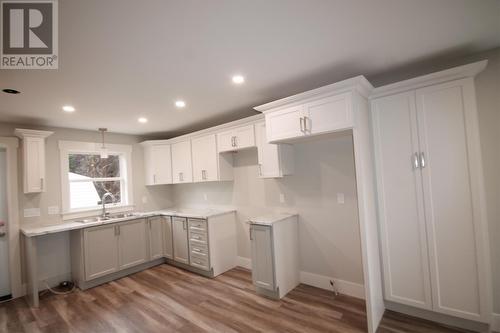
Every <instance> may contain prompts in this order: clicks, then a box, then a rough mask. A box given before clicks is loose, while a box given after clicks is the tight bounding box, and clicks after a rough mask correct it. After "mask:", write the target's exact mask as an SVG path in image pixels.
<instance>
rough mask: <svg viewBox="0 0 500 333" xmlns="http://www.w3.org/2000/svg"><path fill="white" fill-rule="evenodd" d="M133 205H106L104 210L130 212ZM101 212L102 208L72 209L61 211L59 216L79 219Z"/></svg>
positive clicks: (64, 218)
mask: <svg viewBox="0 0 500 333" xmlns="http://www.w3.org/2000/svg"><path fill="white" fill-rule="evenodd" d="M134 208H135V206H134V205H123V206H115V207H106V212H109V213H123V212H130V211H132V210H134ZM101 213H102V208H97V209H95V208H91V209H85V210H74V211H69V212H63V213H62V214H61V217H62V219H63V221H67V220H73V219H79V218H83V217H91V216H97V215H100V214H101Z"/></svg>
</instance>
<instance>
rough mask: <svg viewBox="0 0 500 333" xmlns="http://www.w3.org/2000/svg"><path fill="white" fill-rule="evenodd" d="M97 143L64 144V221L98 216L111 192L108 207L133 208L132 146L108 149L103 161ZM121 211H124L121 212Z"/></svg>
mask: <svg viewBox="0 0 500 333" xmlns="http://www.w3.org/2000/svg"><path fill="white" fill-rule="evenodd" d="M99 146H100V144H97V143H84V142H69V141H60V142H59V148H60V152H61V185H62V191H61V192H62V202H63V215H64V216H63V218H65V219H66V217H67V218H68V219H69V218H76V217H81V216H89V215H96V214H97V213H98V212H97V210H98V209H100V208H101V205H102V202H101V198H102V196H103V195H104V194H105V193H107V192H109V193H111V194H112V195H113V197H114V198H113V197H111V198H109V197H108V198H106V207H107V208H108V209H110V210H111V211H112V210H125V209H124V208H127V207H129V209H132V208H131V205H132V197H131V195H132V191H131V188H132V187H131V168H130V156H131V150H132V147H131V146H126V145H107V149H108V157H107V158H101V156H100V154H99ZM120 208H121V209H120Z"/></svg>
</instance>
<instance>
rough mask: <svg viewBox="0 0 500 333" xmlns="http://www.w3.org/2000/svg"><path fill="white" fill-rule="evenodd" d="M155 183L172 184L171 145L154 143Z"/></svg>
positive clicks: (152, 157)
mask: <svg viewBox="0 0 500 333" xmlns="http://www.w3.org/2000/svg"><path fill="white" fill-rule="evenodd" d="M151 161H152V165H153V167H152V171H153V174H152V177H153V179H152V180H153V184H154V185H159V184H172V158H171V152H170V145H153V146H152V147H151Z"/></svg>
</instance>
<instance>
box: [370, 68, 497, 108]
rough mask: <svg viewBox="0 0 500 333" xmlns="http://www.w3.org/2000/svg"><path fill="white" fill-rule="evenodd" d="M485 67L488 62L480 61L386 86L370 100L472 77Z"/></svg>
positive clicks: (378, 90) (374, 92)
mask: <svg viewBox="0 0 500 333" xmlns="http://www.w3.org/2000/svg"><path fill="white" fill-rule="evenodd" d="M487 65H488V60H481V61H477V62H473V63H471V64H467V65H463V66H457V67H453V68H450V69H446V70H443V71H439V72H435V73H431V74H427V75H423V76H419V77H416V78H411V79H408V80H404V81H399V82H396V83H391V84H387V85H384V86H381V87H377V88H375V89H373V91H372V94H371V95H370V99H373V98H379V97H384V96H388V95H393V94H396V93H399V92H403V91H408V90H413V89H418V88H422V87H426V86H430V85H435V84H438V83H443V82H447V81H453V80H458V79H464V78H467V77H474V76H476V75H477V74H479V73H481V72H482V71H483V70H484V69H485V68H486V66H487Z"/></svg>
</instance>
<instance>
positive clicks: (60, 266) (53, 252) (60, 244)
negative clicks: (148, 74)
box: [0, 123, 171, 283]
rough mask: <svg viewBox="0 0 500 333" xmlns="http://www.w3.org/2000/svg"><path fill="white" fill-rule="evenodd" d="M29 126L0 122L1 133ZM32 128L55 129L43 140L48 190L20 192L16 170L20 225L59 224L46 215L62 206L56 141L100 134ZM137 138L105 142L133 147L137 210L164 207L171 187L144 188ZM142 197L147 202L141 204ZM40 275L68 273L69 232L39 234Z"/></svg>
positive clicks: (89, 138) (53, 276)
mask: <svg viewBox="0 0 500 333" xmlns="http://www.w3.org/2000/svg"><path fill="white" fill-rule="evenodd" d="M18 127H19V128H32V127H29V126H23V125H19V126H16V125H12V124H5V123H0V136H13V135H14V129H15V128H18ZM35 129H40V130H49V131H53V132H55V133H54V134H53V135H51V136H50V137H48V138H47V141H46V159H47V174H46V178H47V191H46V192H44V193H39V194H24V193H22V189H23V186H22V172H19V206H20V207H19V209H20V213H19V216H20V218H21V221H20V224H21V225H22V224H26V223H35V222H41V223H47V224H55V223H61V222H62V220H61V217H60V215H49V214H48V212H47V208H48V207H49V206H59V208H61V206H62V204H61V176H60V162H59V161H60V159H59V148H58V142H59V140H69V141H85V142H100V140H101V138H100V134H99V133H98V132H97V131H96V132H94V131H82V130H75V129H65V128H44V127H36V128H35ZM140 140H141V139H140V138H139V137H137V136H132V135H123V134H108V135H106V141H107V142H109V143H117V144H130V145H132V146H133V150H132V172H133V191H134V204H135V205H136V209H137V210H153V209H158V208H164V207H168V206H170V205H171V201H170V198H171V188H170V187H168V186H162V187H146V186H144V163H143V152H142V147H141V146H140V145H139V144H138V142H140ZM18 166H19V170H21V166H22V159H21V154H19V159H18ZM143 198H145V200H146V201H147V203H143V202H142V199H143ZM24 208H40V210H41V216H40V217H32V218H24V217H23V216H24V214H23V209H24ZM39 254H40V263H39V269H40V272H39V273H40V277H41V278H48V279H49V283H54V282H59V281H60V280H61V279H65V278H67V277H68V275H69V273H70V272H71V269H70V261H69V260H70V259H69V233H61V234H55V235H49V236H43V237H40V241H39Z"/></svg>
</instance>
